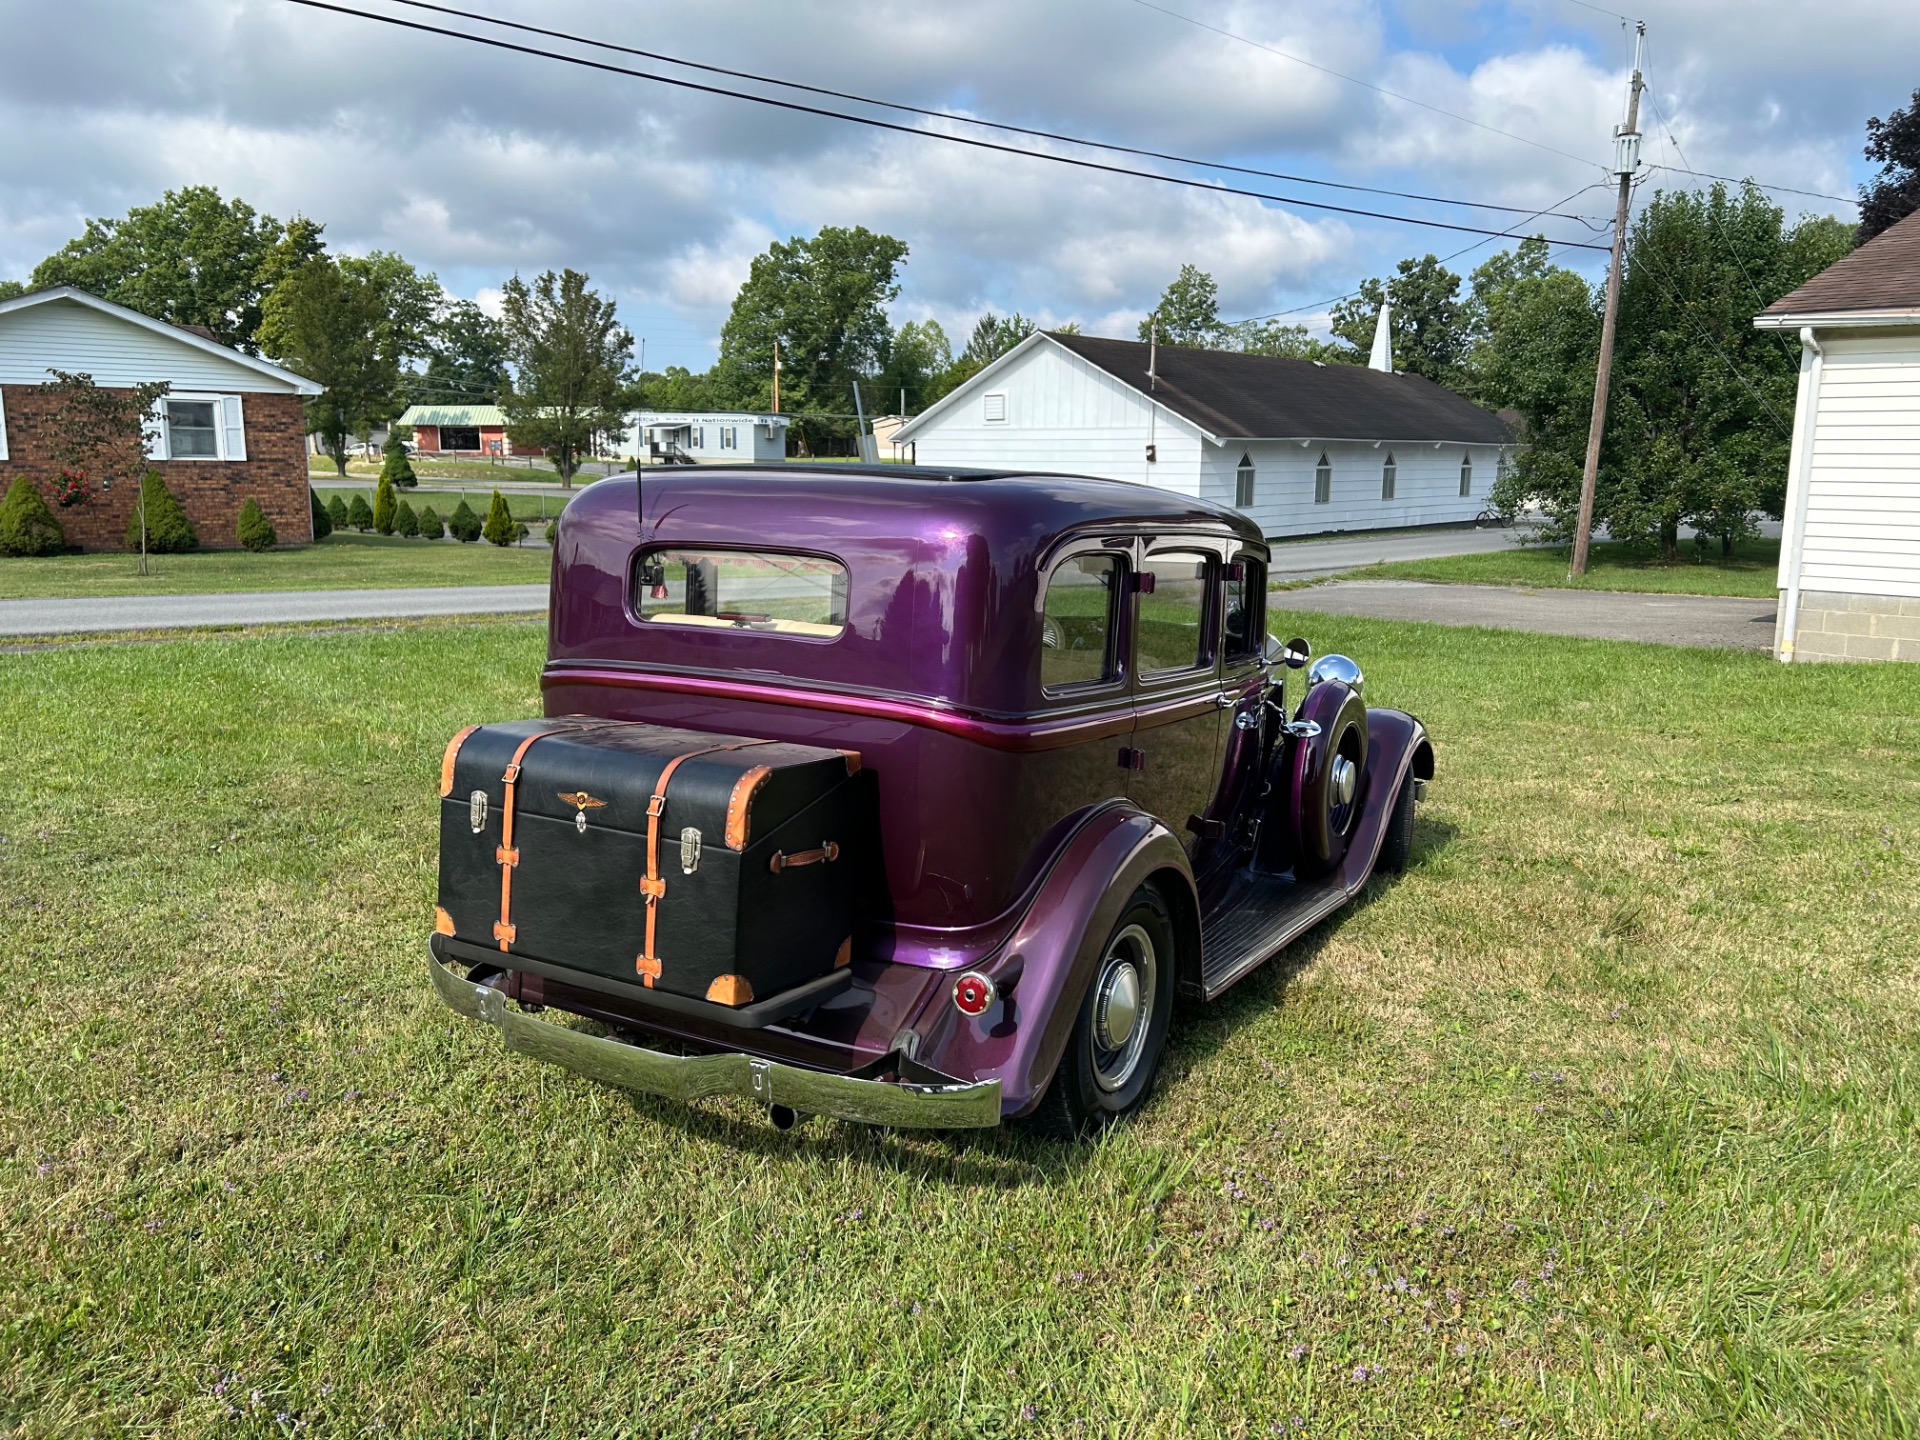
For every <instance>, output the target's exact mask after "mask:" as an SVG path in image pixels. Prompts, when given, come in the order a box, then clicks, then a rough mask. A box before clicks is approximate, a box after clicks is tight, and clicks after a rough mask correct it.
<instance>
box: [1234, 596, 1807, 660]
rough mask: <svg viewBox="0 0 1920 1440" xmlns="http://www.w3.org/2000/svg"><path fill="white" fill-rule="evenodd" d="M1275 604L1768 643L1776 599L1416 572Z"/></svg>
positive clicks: (1574, 631) (1619, 634)
mask: <svg viewBox="0 0 1920 1440" xmlns="http://www.w3.org/2000/svg"><path fill="white" fill-rule="evenodd" d="M1268 603H1269V604H1270V605H1271V606H1272V607H1273V608H1274V609H1276V610H1280V609H1284V610H1313V611H1319V612H1321V613H1323V614H1328V615H1366V616H1371V617H1373V618H1376V619H1381V620H1426V621H1429V622H1431V623H1433V624H1435V625H1485V626H1489V627H1491V628H1493V629H1496V630H1534V631H1539V632H1540V633H1542V634H1547V635H1584V636H1589V637H1591V638H1594V639H1601V640H1644V641H1647V642H1649V643H1651V644H1655V645H1708V646H1713V647H1716V648H1720V649H1729V650H1766V649H1768V648H1770V647H1771V646H1772V644H1773V613H1774V602H1773V601H1772V600H1770V599H1738V598H1730V597H1727V596H1722V595H1631V594H1627V593H1625V592H1624V591H1619V590H1521V589H1515V588H1511V587H1507V586H1499V585H1429V584H1426V583H1424V582H1422V581H1417V580H1336V581H1334V582H1332V583H1330V584H1326V585H1315V586H1312V587H1310V588H1308V589H1305V590H1289V591H1287V592H1286V593H1285V594H1281V595H1275V596H1273V597H1272V599H1271V600H1270V601H1269V602H1268Z"/></svg>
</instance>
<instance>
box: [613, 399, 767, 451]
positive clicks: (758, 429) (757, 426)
mask: <svg viewBox="0 0 1920 1440" xmlns="http://www.w3.org/2000/svg"><path fill="white" fill-rule="evenodd" d="M789 418H790V417H788V416H786V415H765V414H758V413H756V412H754V411H750V410H703V411H690V410H688V411H682V410H676V411H666V410H638V411H635V412H634V413H633V414H631V415H629V416H628V417H627V443H628V446H629V451H628V453H629V454H632V455H637V456H638V457H639V459H640V463H641V464H642V465H740V464H746V463H750V462H753V461H774V460H785V459H786V458H787V424H788V421H789Z"/></svg>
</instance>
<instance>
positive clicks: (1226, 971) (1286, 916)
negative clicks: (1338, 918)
mask: <svg viewBox="0 0 1920 1440" xmlns="http://www.w3.org/2000/svg"><path fill="white" fill-rule="evenodd" d="M1348 898H1349V897H1348V893H1347V887H1346V885H1345V884H1344V883H1343V882H1342V881H1341V879H1340V878H1339V877H1338V876H1337V875H1336V876H1330V877H1329V878H1327V879H1325V880H1304V881H1303V880H1296V879H1294V878H1293V877H1292V876H1291V875H1256V874H1253V873H1252V872H1250V871H1242V872H1241V874H1240V875H1238V876H1237V877H1235V879H1234V881H1233V889H1232V891H1231V892H1230V893H1229V894H1228V896H1227V898H1226V901H1225V902H1224V904H1223V906H1222V908H1221V910H1220V912H1219V915H1218V916H1217V918H1215V920H1214V921H1213V923H1212V924H1210V925H1208V926H1207V927H1206V933H1205V935H1204V936H1203V938H1202V940H1201V946H1200V993H1201V996H1202V998H1204V999H1207V1000H1211V999H1213V998H1214V997H1215V996H1216V995H1218V994H1219V993H1220V992H1221V991H1223V990H1225V989H1226V988H1227V987H1228V986H1229V985H1232V984H1233V983H1234V982H1235V981H1237V980H1240V979H1242V978H1243V977H1245V976H1246V975H1247V974H1249V973H1250V972H1252V971H1254V970H1257V969H1258V968H1259V967H1260V966H1261V965H1263V964H1265V963H1266V962H1267V961H1268V960H1270V959H1272V958H1273V956H1274V955H1275V954H1276V953H1277V952H1279V951H1280V950H1281V949H1283V948H1285V947H1286V946H1287V945H1289V944H1291V943H1292V942H1293V941H1295V940H1297V939H1299V938H1300V937H1301V936H1302V935H1304V934H1306V932H1307V931H1309V930H1311V929H1312V928H1313V927H1314V926H1315V925H1318V924H1319V923H1320V922H1321V921H1322V920H1324V919H1326V918H1327V916H1329V915H1331V914H1332V913H1333V912H1334V911H1336V910H1338V909H1339V908H1340V907H1341V906H1342V905H1344V904H1346V903H1347V900H1348Z"/></svg>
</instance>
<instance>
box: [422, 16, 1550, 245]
mask: <svg viewBox="0 0 1920 1440" xmlns="http://www.w3.org/2000/svg"><path fill="white" fill-rule="evenodd" d="M392 3H393V4H395V5H405V6H408V7H410V8H412V9H415V10H428V11H432V12H433V13H434V14H438V15H452V16H457V17H459V18H460V19H463V20H476V21H479V22H480V23H481V24H483V25H493V26H497V27H499V28H500V29H503V30H518V31H520V32H522V33H523V34H528V35H544V36H546V37H547V38H548V39H551V40H565V41H568V42H570V43H572V44H576V45H590V46H592V47H593V48H594V49H596V50H607V51H612V52H614V53H615V54H620V55H636V56H639V57H640V58H642V59H645V60H657V61H660V62H662V63H664V64H668V65H678V66H681V67H682V68H684V69H688V70H699V71H703V72H705V73H706V74H709V75H726V76H730V77H732V78H733V79H736V80H749V81H753V82H755V83H758V84H763V85H778V86H780V87H781V88H783V89H787V90H799V91H802V92H804V93H806V94H809V95H824V96H827V97H829V98H830V99H834V100H849V101H852V102H854V103H855V104H859V105H873V106H877V107H879V108H880V109H883V110H894V111H898V112H900V113H902V114H906V115H923V116H926V117H927V118H929V119H933V120H946V121H951V122H953V123H955V124H960V125H976V126H979V127H981V128H982V129H986V130H998V131H1001V132H1003V133H1005V134H1010V135H1026V136H1030V137H1032V138H1033V139H1036V140H1052V141H1056V142H1058V143H1060V144H1064V145H1079V146H1084V147H1085V148H1087V149H1089V150H1106V151H1109V152H1111V153H1113V154H1116V155H1137V156H1139V157H1141V158H1142V159H1145V160H1165V161H1168V162H1170V163H1172V164H1175V165H1191V166H1194V167H1196V168H1198V169H1203V170H1222V171H1226V172H1229V173H1231V174H1235V175H1254V176H1258V177H1260V178H1261V179H1265V180H1286V181H1290V182H1292V183H1295V184H1300V185H1319V186H1322V187H1324V188H1326V189H1329V190H1351V191H1355V192H1358V193H1360V194H1364V195H1391V196H1393V197H1394V198H1396V199H1400V200H1420V201H1425V202H1428V203H1430V204H1434V205H1459V206H1464V207H1466V208H1468V209H1473V210H1495V211H1503V212H1505V213H1507V214H1512V215H1519V214H1522V213H1524V210H1523V207H1521V206H1518V205H1496V204H1492V203H1490V202H1487V201H1483V200H1456V199H1453V198H1451V197H1449V196H1446V195H1422V194H1418V193H1416V192H1414V191H1409V190H1392V189H1387V188H1385V187H1382V186H1378V185H1354V184H1350V183H1348V182H1345V181H1341V180H1320V179H1317V178H1315V177H1314V176H1311V175H1292V174H1288V173H1287V172H1285V171H1282V170H1262V169H1258V168H1256V167H1254V166H1250V165H1232V164H1229V163H1227V162H1226V161H1224V160H1200V159H1195V158H1194V157H1193V156H1190V155H1175V154H1172V153H1169V152H1167V151H1164V150H1146V149H1142V148H1140V147H1138V146H1134V145H1120V144H1116V143H1113V142H1111V141H1106V140H1088V139H1084V138H1082V137H1081V136H1078V135H1065V134H1061V133H1060V132H1058V131H1054V130H1038V129H1034V128H1032V127H1030V126H1026V125H1011V124H1007V123H1006V122H1004V121H1000V120H987V119H983V118H981V117H979V116H976V115H963V114H957V113H955V112H954V111H951V110H934V109H929V108H927V107H925V106H921V105H908V104H904V103H902V102H900V101H897V100H878V99H875V98H874V97H873V96H871V95H860V94H857V93H855V92H853V91H851V90H834V89H831V88H829V87H828V86H825V85H810V84H807V83H805V82H803V81H799V80H782V79H780V78H778V77H776V76H772V75H762V74H759V73H757V72H755V71H752V70H736V69H732V68H729V67H728V66H725V65H712V64H708V63H706V62H705V61H701V60H688V59H685V58H683V57H681V56H678V55H667V54H663V53H662V52H660V51H658V50H642V49H638V48H636V47H635V46H632V45H621V44H617V43H615V42H614V41H611V40H596V39H593V38H592V37H590V36H585V35H575V34H572V33H570V32H568V31H565V30H552V29H548V28H546V27H545V26H541V25H527V24H523V23H522V22H520V21H518V20H502V19H500V18H498V17H497V16H493V15H482V14H479V13H477V12H476V11H472V10H461V9H458V8H456V7H454V6H451V5H436V4H434V3H432V0H392ZM1557 218H1560V219H1567V220H1585V219H1586V218H1587V217H1586V216H1582V215H1566V216H1560V217H1557Z"/></svg>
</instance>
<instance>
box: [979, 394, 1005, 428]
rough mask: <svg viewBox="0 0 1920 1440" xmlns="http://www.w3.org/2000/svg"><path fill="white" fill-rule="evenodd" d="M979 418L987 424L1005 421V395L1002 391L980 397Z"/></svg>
mask: <svg viewBox="0 0 1920 1440" xmlns="http://www.w3.org/2000/svg"><path fill="white" fill-rule="evenodd" d="M980 418H981V419H983V420H985V421H986V422H987V424H989V425H1004V424H1006V423H1007V397H1006V394H1005V392H1003V391H995V392H994V393H993V394H991V395H983V396H981V397H980Z"/></svg>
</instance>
